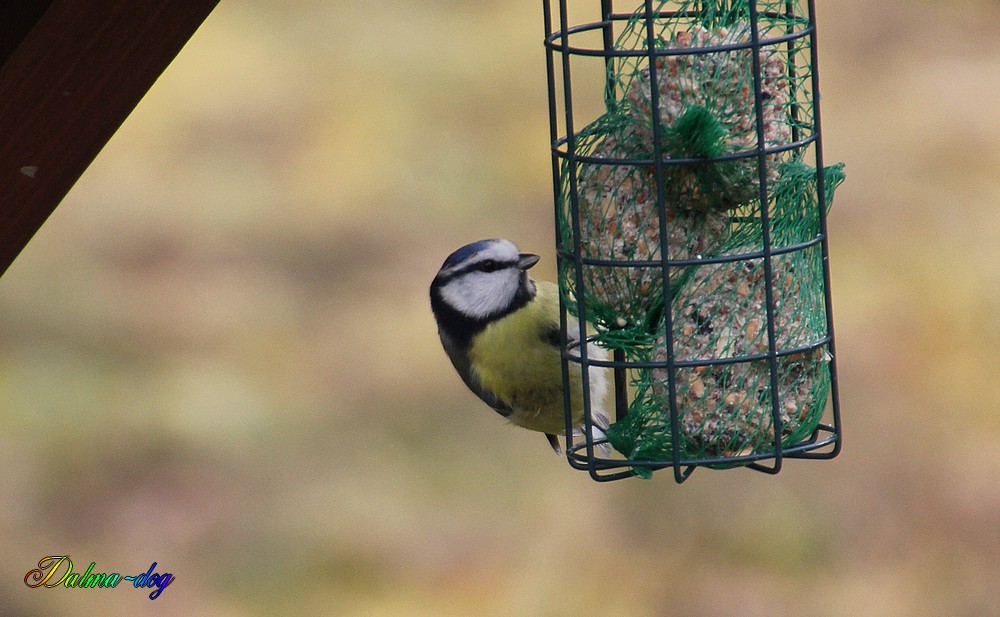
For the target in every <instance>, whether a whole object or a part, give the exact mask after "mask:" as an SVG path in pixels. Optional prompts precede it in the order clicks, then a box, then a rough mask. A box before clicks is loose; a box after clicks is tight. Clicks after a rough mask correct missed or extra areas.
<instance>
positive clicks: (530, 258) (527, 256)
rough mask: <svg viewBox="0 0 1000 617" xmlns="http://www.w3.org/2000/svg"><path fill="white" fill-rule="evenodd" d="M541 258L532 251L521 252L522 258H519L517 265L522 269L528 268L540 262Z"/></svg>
mask: <svg viewBox="0 0 1000 617" xmlns="http://www.w3.org/2000/svg"><path fill="white" fill-rule="evenodd" d="M539 259H541V257H539V256H538V255H534V254H532V253H521V255H520V258H519V259H518V260H517V267H518V268H520V269H522V270H527V269H528V268H530V267H531V266H533V265H535V264H536V263H538V260H539Z"/></svg>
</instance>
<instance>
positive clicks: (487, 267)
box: [479, 259, 503, 272]
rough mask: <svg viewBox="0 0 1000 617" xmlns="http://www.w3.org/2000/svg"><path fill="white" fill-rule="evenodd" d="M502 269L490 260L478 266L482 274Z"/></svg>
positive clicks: (499, 264) (498, 264)
mask: <svg viewBox="0 0 1000 617" xmlns="http://www.w3.org/2000/svg"><path fill="white" fill-rule="evenodd" d="M502 267H503V264H501V263H498V262H496V261H493V260H492V259H490V260H489V261H484V262H483V263H481V264H479V269H480V270H482V271H483V272H496V271H497V270H499V269H500V268H502Z"/></svg>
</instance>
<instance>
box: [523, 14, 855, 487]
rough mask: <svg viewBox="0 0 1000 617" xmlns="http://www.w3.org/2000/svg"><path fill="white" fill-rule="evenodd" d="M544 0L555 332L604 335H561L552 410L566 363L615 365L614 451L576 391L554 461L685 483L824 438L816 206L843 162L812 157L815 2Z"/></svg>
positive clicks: (828, 423) (827, 373)
mask: <svg viewBox="0 0 1000 617" xmlns="http://www.w3.org/2000/svg"><path fill="white" fill-rule="evenodd" d="M553 1H556V2H557V6H556V7H555V9H556V14H553V6H552V2H553ZM543 4H544V10H545V32H546V37H545V47H546V59H547V63H546V66H547V77H548V89H549V97H548V101H549V116H550V139H551V144H552V177H553V193H554V196H555V218H556V249H557V256H558V262H559V283H560V291H561V305H562V312H563V320H562V326H563V340H564V341H569V340H587V339H588V337H589V338H590V339H591V340H592V341H593V343H594V346H595V348H603V350H606V351H609V352H610V359H605V356H604V355H603V354H602V355H601V356H600V357H597V356H594V355H592V354H591V355H588V353H586V349H585V348H584V349H580V350H575V351H574V350H568V349H567V350H564V354H563V378H564V385H566V388H565V391H564V398H565V400H566V401H567V413H568V406H569V402H568V401H569V389H568V383H569V379H570V377H571V375H573V374H575V373H576V372H580V373H582V375H581V377H582V379H583V382H584V383H588V379H591V380H592V381H593V382H594V383H598V382H602V381H604V380H603V378H601V379H597V378H596V377H594V375H595V374H594V371H607V372H610V373H611V374H613V380H611V379H609V380H608V381H613V384H614V387H613V389H612V390H611V393H612V394H613V399H614V400H613V401H612V402H611V403H610V405H608V406H609V408H613V409H614V411H615V413H614V420H615V421H614V423H612V424H611V425H610V426H609V427H608V428H607V431H606V434H607V437H606V441H607V443H609V444H610V445H611V446H613V448H614V450H615V451H616V453H615V454H614V455H612V456H605V455H601V456H596V455H595V452H597V451H596V450H595V445H596V446H602V445H603V444H604V438H603V437H598V438H597V439H598V441H595V437H594V435H595V434H596V435H601V433H600V432H599V431H598V432H596V433H595V432H594V431H592V430H591V429H592V427H591V426H590V424H589V423H590V420H589V418H590V417H591V414H590V413H589V411H590V410H589V408H588V413H585V414H584V417H585V418H586V419H587V421H586V423H585V427H584V430H583V431H582V432H581V434H580V435H579V436H574V435H572V432H571V431H570V430H569V429H570V428H571V427H570V425H569V422H568V421H567V448H566V451H567V457H568V460H569V462H570V464H571V465H572V466H573V467H575V468H578V469H582V470H586V471H588V472H589V473H590V475H591V476H592V477H593V478H595V479H597V480H602V481H603V480H614V479H620V478H624V477H630V476H634V475H638V476H641V477H650V476H651V474H652V472H653V471H655V470H657V469H663V468H667V467H669V468H672V469H673V472H674V479H675V480H676V481H677V482H683V481H684V480H686V479H687V478H688V477H689V476H690V475H691V473H692V472H693V471H694V469H696V468H698V467H712V468H731V467H740V466H746V467H750V468H752V469H756V470H758V471H764V472H768V473H777V472H778V471H780V469H781V467H782V463H783V461H784V460H785V459H788V458H832V457H833V456H836V454H837V453H838V452H839V449H840V426H839V424H840V413H839V397H838V394H837V379H836V366H835V354H834V343H833V341H834V339H833V321H832V310H831V308H832V302H831V298H830V289H829V282H830V275H829V259H828V245H827V228H826V215H827V210H828V208H829V206H830V203H831V202H832V198H833V194H834V190H835V189H836V187H837V186H838V185H839V184H840V183H841V182H842V181H843V178H844V174H843V166H842V165H834V166H829V167H824V166H823V159H822V152H821V140H820V130H819V129H820V125H819V115H818V78H817V73H816V68H815V65H816V50H815V22H814V18H813V6H812V2H806V1H805V0H798V1H786V2H777V1H765V0H757V1H754V0H699V1H695V0H671V1H667V0H642V4H641V6H639V7H638V8H637V9H634V10H631V11H628V12H620V13H619V12H615V10H614V7H613V0H600V7H599V10H600V13H599V19H596V20H594V21H591V22H584V23H581V24H571V23H570V22H569V11H568V8H567V0H543ZM556 26H557V27H556ZM598 41H599V42H598ZM588 43H592V45H591V46H589V47H588ZM588 63H590V64H595V63H599V70H598V71H589V72H588V71H587V70H585V68H584V67H587V66H590V64H588ZM595 72H596V73H597V74H599V75H601V79H600V80H599V81H597V82H594V81H592V80H591V81H588V80H587V79H586V78H579V79H578V82H579V83H574V76H575V75H576V74H579V75H584V76H587V75H593V74H594V73H595ZM581 84H582V85H581ZM594 97H600V98H599V99H598V100H600V101H601V102H602V103H603V111H602V112H601V113H599V114H598V115H596V116H594V117H584V118H583V119H582V121H581V119H580V118H578V117H577V113H578V112H577V111H576V110H577V109H578V108H580V107H581V106H582V105H581V104H580V101H586V100H591V99H593V98H594ZM578 126H582V128H577V127H578ZM568 315H572V316H573V317H575V318H576V319H577V323H578V324H579V325H578V331H576V332H572V333H567V332H566V327H567V324H568V323H570V321H569V320H568V319H567V316H568ZM585 347H587V346H585ZM581 352H583V353H581ZM600 397H601V393H595V392H591V391H589V390H585V397H584V398H585V399H589V400H587V404H588V405H590V406H598V405H605V404H606V403H607V402H606V401H602V400H600ZM568 417H569V416H568V415H567V418H568Z"/></svg>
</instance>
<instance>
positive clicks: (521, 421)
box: [469, 282, 606, 435]
mask: <svg viewBox="0 0 1000 617" xmlns="http://www.w3.org/2000/svg"><path fill="white" fill-rule="evenodd" d="M536 288H537V293H536V295H535V299H534V300H533V301H532V302H529V303H528V304H527V305H526V306H524V307H523V308H521V309H519V310H517V311H515V312H513V313H511V314H510V315H507V316H506V317H504V318H502V319H499V320H497V321H496V322H494V323H492V324H490V325H488V326H486V328H485V329H484V330H483V332H481V333H480V334H479V335H478V336H476V337H475V338H474V339H473V342H472V345H471V347H470V349H469V359H470V360H471V362H472V367H473V372H474V374H475V375H476V377H477V378H478V379H479V382H480V383H481V384H482V385H483V387H484V388H486V389H487V390H489V391H491V392H493V393H494V394H495V395H496V396H497V397H498V398H499V399H500V400H502V401H503V402H504V403H506V404H507V405H508V406H510V408H511V409H513V413H512V414H511V415H510V416H509V419H510V421H511V422H513V423H514V424H517V425H518V426H523V427H525V428H528V429H531V430H535V431H540V432H544V433H552V434H557V435H561V434H563V433H564V432H565V429H566V421H565V419H564V415H563V414H564V411H563V381H562V365H561V361H560V351H559V346H558V345H557V344H556V345H554V344H552V342H551V339H550V338H549V337H548V336H547V335H550V336H551V333H553V332H554V333H555V336H558V332H559V291H558V289H557V288H556V286H555V285H554V284H552V283H548V282H539V283H536ZM572 327H576V325H575V323H574V324H573V325H572ZM588 353H589V357H590V358H591V359H595V358H599V359H604V358H605V357H606V354H605V353H604V352H603V351H602V350H600V349H598V348H596V347H594V346H590V347H588ZM601 372H603V371H598V370H597V369H592V370H591V372H590V375H591V392H592V397H593V398H595V399H603V395H604V391H605V390H606V385H604V384H605V380H604V379H603V375H598V373H601ZM581 373H582V371H581V369H580V367H579V365H578V364H576V363H572V362H571V363H570V388H571V402H572V407H573V425H574V426H578V425H580V424H582V422H583V396H582V392H583V389H582V375H581ZM595 382H599V383H595ZM595 395H596V396H595ZM591 405H592V407H595V406H598V407H599V406H602V405H603V400H594V401H592V402H591ZM595 408H596V407H595Z"/></svg>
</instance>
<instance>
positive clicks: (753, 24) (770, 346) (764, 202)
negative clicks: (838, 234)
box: [748, 0, 783, 473]
mask: <svg viewBox="0 0 1000 617" xmlns="http://www.w3.org/2000/svg"><path fill="white" fill-rule="evenodd" d="M748 4H749V9H750V45H751V47H750V50H751V51H752V52H753V54H752V55H753V58H752V63H753V97H754V111H755V112H756V117H757V179H758V182H760V191H759V199H760V225H761V244H762V247H761V249H762V252H763V258H762V259H763V265H764V283H765V286H764V301H765V303H766V309H767V364H768V368H769V369H770V378H771V379H770V389H771V426H772V427H773V428H774V441H773V445H774V466H773V467H770V468H768V467H764V466H762V465H756V464H752V465H751V467H753V468H754V469H758V470H760V471H768V472H770V473H778V471H780V470H781V458H782V445H781V434H782V432H783V430H782V429H783V426H782V421H781V405H780V402H781V401H780V400H779V399H780V394H781V392H780V391H779V389H778V356H777V333H776V332H775V325H774V322H775V315H774V289H773V285H774V272H773V271H772V269H773V268H772V263H771V248H772V247H771V229H770V226H771V221H770V212H768V210H769V202H770V199H769V192H768V187H767V142H766V140H765V133H764V95H763V83H762V81H763V70H762V68H761V63H760V50H761V47H760V28H759V15H758V14H757V1H756V0H748Z"/></svg>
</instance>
